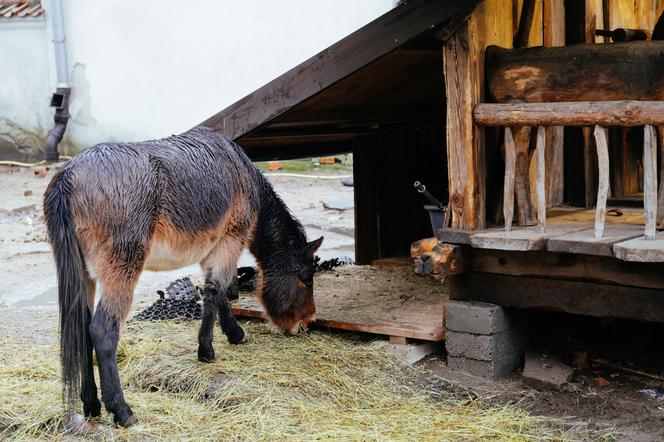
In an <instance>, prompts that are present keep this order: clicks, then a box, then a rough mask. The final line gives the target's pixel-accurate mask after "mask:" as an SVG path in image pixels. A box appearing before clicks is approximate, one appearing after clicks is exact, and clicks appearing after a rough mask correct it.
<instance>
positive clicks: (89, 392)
mask: <svg viewBox="0 0 664 442" xmlns="http://www.w3.org/2000/svg"><path fill="white" fill-rule="evenodd" d="M85 282H86V285H87V288H88V311H87V315H86V319H85V323H86V332H87V334H88V335H87V340H86V341H87V352H86V355H85V357H86V358H87V360H88V362H87V364H86V367H87V370H86V372H85V373H81V401H83V414H84V415H85V416H86V417H89V416H92V417H97V416H100V415H101V402H99V398H98V397H97V384H96V383H95V373H94V365H93V361H92V350H93V345H92V336H91V335H90V324H91V323H92V315H93V313H94V309H95V281H94V280H93V279H92V278H90V277H89V276H88V277H87V279H86V281H85Z"/></svg>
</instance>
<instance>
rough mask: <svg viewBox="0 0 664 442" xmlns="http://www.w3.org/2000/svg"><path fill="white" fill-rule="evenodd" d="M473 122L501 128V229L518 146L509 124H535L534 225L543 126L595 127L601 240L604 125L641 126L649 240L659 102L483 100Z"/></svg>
mask: <svg viewBox="0 0 664 442" xmlns="http://www.w3.org/2000/svg"><path fill="white" fill-rule="evenodd" d="M473 117H474V120H475V123H476V124H478V125H482V126H505V182H504V197H503V215H504V217H505V231H510V230H511V228H512V222H513V219H514V193H515V180H516V157H517V148H516V145H515V142H514V134H513V131H512V128H513V127H522V126H537V140H536V148H535V158H536V162H537V178H536V195H537V225H538V228H539V229H540V231H542V232H543V231H545V229H546V188H545V179H546V167H545V146H546V140H545V139H546V136H545V127H546V126H594V127H595V131H594V135H595V144H596V147H597V164H598V168H599V183H598V190H597V206H596V209H595V229H594V235H595V238H598V239H599V238H602V236H603V233H604V223H605V215H606V201H607V198H608V193H609V150H608V143H607V136H606V128H605V127H607V126H622V127H633V126H644V146H643V171H644V173H643V174H644V180H643V181H644V185H643V187H644V192H643V207H644V211H645V232H644V236H645V238H646V239H654V238H655V233H656V222H657V221H656V220H657V203H658V201H657V135H656V131H655V126H662V125H664V101H592V102H591V101H588V102H565V103H495V104H494V103H491V104H489V103H483V104H478V105H477V106H475V109H474V111H473Z"/></svg>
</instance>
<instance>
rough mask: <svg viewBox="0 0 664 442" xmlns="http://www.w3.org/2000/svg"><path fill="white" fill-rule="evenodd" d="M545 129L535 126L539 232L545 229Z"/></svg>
mask: <svg viewBox="0 0 664 442" xmlns="http://www.w3.org/2000/svg"><path fill="white" fill-rule="evenodd" d="M545 147H546V129H545V128H544V126H539V127H538V128H537V147H536V152H537V225H538V227H539V231H540V232H544V230H545V229H546V186H545V181H546V176H545V174H546V172H545V168H546V155H545Z"/></svg>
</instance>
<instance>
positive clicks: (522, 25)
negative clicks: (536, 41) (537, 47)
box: [512, 0, 535, 48]
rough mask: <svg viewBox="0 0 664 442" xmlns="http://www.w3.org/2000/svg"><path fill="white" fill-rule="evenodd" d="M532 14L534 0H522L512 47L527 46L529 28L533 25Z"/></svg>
mask: <svg viewBox="0 0 664 442" xmlns="http://www.w3.org/2000/svg"><path fill="white" fill-rule="evenodd" d="M534 16H535V0H523V6H522V8H521V17H520V18H519V27H518V28H517V31H516V34H514V40H513V42H512V47H515V48H526V47H528V37H529V36H530V30H531V28H532V26H533V18H534Z"/></svg>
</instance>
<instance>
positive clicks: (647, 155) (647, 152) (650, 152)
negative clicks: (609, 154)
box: [643, 125, 657, 239]
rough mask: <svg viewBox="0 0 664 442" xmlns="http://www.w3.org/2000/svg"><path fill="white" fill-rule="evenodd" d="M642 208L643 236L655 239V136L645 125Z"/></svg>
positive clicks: (652, 130) (651, 129) (651, 127)
mask: <svg viewBox="0 0 664 442" xmlns="http://www.w3.org/2000/svg"><path fill="white" fill-rule="evenodd" d="M643 208H644V210H645V218H646V228H645V234H644V236H645V238H646V239H655V233H656V231H655V223H656V219H657V138H656V136H655V128H654V127H653V126H651V125H646V126H645V128H644V133H643Z"/></svg>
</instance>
